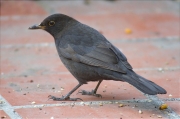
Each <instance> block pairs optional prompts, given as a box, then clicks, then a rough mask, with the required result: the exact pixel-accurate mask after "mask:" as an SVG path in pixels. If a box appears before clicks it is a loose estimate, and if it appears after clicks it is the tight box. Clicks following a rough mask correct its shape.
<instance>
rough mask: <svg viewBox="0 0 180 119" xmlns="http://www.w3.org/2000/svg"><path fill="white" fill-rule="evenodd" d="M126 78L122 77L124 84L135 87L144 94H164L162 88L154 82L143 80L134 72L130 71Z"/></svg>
mask: <svg viewBox="0 0 180 119" xmlns="http://www.w3.org/2000/svg"><path fill="white" fill-rule="evenodd" d="M128 73H129V75H128V77H124V78H125V80H124V81H126V82H128V83H130V84H131V85H133V86H135V87H136V88H137V89H139V90H140V91H142V92H143V93H145V94H149V95H156V94H166V93H167V92H166V90H165V89H163V88H162V87H160V86H158V85H157V84H155V83H154V82H152V81H150V80H147V79H145V78H144V77H142V76H140V75H138V74H136V73H135V72H133V71H131V72H128Z"/></svg>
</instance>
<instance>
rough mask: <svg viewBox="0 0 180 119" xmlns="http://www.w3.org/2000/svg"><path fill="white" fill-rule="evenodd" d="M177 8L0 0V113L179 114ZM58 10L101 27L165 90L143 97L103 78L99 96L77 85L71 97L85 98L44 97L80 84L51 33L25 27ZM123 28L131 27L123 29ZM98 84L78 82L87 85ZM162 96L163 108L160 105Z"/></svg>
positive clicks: (173, 118) (52, 117) (125, 117)
mask: <svg viewBox="0 0 180 119" xmlns="http://www.w3.org/2000/svg"><path fill="white" fill-rule="evenodd" d="M179 7H180V4H179V2H177V1H154V2H152V1H144V2H142V1H114V2H110V1H90V0H86V1H76V2H73V1H60V2H58V1H53V2H48V1H2V2H1V16H0V28H1V29H0V30H1V32H0V37H1V55H0V56H1V61H0V67H1V80H0V94H1V95H0V102H1V104H0V117H1V118H5V119H9V118H12V119H16V118H23V119H38V118H42V119H58V118H122V119H132V118H134V119H139V118H147V119H148V118H150V119H151V118H152V119H156V118H163V119H167V118H170V119H178V118H180V117H179V115H180V88H179V87H180V78H179V77H180V39H179V33H180V27H179V26H180V23H179V20H180V18H179V17H180V16H179V10H180V8H179ZM57 12H58V13H64V14H67V15H70V16H72V17H74V18H76V19H77V20H79V21H81V22H83V23H85V24H88V25H89V26H92V27H94V28H96V29H97V30H99V31H100V32H101V33H102V34H103V35H104V36H105V37H106V38H107V39H109V40H110V41H111V42H112V43H113V44H115V45H116V46H117V47H118V48H119V49H121V50H122V52H123V53H124V54H125V55H126V56H127V58H128V61H129V62H130V63H131V64H132V66H133V67H134V69H135V71H136V72H137V73H139V74H140V75H142V76H144V77H146V78H148V79H151V80H152V81H154V82H156V83H157V84H159V85H161V86H162V87H164V88H165V89H166V90H167V94H165V95H157V96H158V97H159V98H158V97H156V96H152V97H148V96H147V95H143V94H142V93H141V92H139V91H138V90H137V89H135V88H134V87H132V86H131V85H129V84H127V83H123V82H115V81H103V82H102V84H101V85H100V88H99V90H98V93H100V94H101V95H102V96H103V97H102V98H96V97H92V96H82V95H80V94H77V95H76V93H77V91H76V92H75V93H73V94H72V97H79V98H82V99H83V102H81V101H77V102H69V101H65V102H55V101H52V100H48V98H47V97H48V95H55V96H62V95H65V94H66V93H68V92H69V91H70V90H71V89H72V88H73V87H74V86H75V85H77V81H76V80H75V79H74V77H73V76H72V75H71V74H70V73H69V72H68V71H67V70H66V68H65V67H64V66H63V64H62V63H61V61H60V60H59V57H58V55H57V52H56V49H55V47H54V42H53V38H52V37H51V36H50V35H49V34H48V33H46V32H44V31H42V30H36V31H29V30H28V27H29V26H31V25H33V24H35V23H39V22H41V21H42V20H43V19H44V18H45V17H46V16H48V15H49V14H52V13H57ZM126 28H130V29H131V30H132V33H131V34H126V33H125V32H124V30H125V29H126ZM96 84H97V83H96V82H90V83H89V84H88V85H83V86H82V87H81V88H80V89H86V90H91V89H93V88H94V87H95V86H96ZM33 102H34V104H32V103H33ZM161 103H166V104H168V106H169V107H168V109H166V110H162V111H161V110H159V109H158V106H159V105H160V104H161ZM121 104H123V107H121V106H119V105H121ZM139 110H141V111H142V114H140V113H139Z"/></svg>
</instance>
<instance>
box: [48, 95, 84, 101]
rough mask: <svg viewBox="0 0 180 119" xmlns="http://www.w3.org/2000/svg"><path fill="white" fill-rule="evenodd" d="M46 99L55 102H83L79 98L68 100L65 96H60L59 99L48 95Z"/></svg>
mask: <svg viewBox="0 0 180 119" xmlns="http://www.w3.org/2000/svg"><path fill="white" fill-rule="evenodd" d="M48 98H49V99H52V100H55V101H77V100H81V101H83V100H82V99H81V98H70V97H66V96H62V97H61V98H58V97H55V96H52V95H49V96H48Z"/></svg>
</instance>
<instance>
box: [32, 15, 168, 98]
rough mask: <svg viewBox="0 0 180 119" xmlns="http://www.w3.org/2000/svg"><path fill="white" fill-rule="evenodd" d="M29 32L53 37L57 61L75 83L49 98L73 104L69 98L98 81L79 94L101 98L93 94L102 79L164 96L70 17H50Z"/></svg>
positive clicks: (97, 35) (117, 52)
mask: <svg viewBox="0 0 180 119" xmlns="http://www.w3.org/2000/svg"><path fill="white" fill-rule="evenodd" d="M29 29H43V30H45V31H47V32H48V33H50V34H51V35H52V36H53V37H54V40H55V45H56V49H57V51H58V54H59V57H60V59H61V61H62V62H63V64H64V65H65V66H66V68H67V69H68V70H69V71H70V72H71V74H72V75H73V76H74V77H75V78H76V79H77V80H78V82H79V84H78V85H77V86H76V87H74V88H73V89H72V90H71V91H70V92H69V93H68V94H67V95H65V96H62V97H60V98H58V97H55V96H51V95H50V96H49V98H50V99H53V100H57V101H63V100H70V101H76V100H78V99H80V98H70V95H71V94H72V93H73V92H74V91H75V90H77V89H78V88H79V87H80V86H81V85H83V84H87V83H88V82H89V81H98V84H97V86H96V88H95V89H94V90H92V91H85V90H80V91H79V93H81V94H82V95H93V96H97V97H101V95H100V94H97V93H96V92H97V89H98V87H99V85H100V84H101V82H102V81H103V80H114V81H123V82H128V83H129V84H131V85H133V86H134V87H136V88H137V89H139V90H140V91H142V92H143V93H145V94H149V95H156V94H166V90H165V89H163V88H162V87H160V86H158V85H157V84H155V83H154V82H152V81H150V80H147V79H145V78H144V77H142V76H140V75H138V74H136V73H135V72H134V71H133V68H132V66H131V65H130V64H129V63H128V61H127V58H126V57H125V55H124V54H123V53H122V52H121V51H120V50H119V49H118V48H116V47H115V46H114V45H113V44H112V43H110V42H109V41H108V40H107V39H106V38H105V37H104V36H103V35H102V34H101V33H99V32H98V31H97V30H95V29H93V28H91V27H89V26H87V25H85V24H82V23H80V22H79V21H77V20H75V19H74V18H72V17H69V16H67V15H64V14H53V15H50V16H48V17H47V18H45V19H44V20H43V21H42V22H41V23H40V24H39V25H33V26H31V27H29Z"/></svg>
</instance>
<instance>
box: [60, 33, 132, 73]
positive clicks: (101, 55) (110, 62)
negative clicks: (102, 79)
mask: <svg viewBox="0 0 180 119" xmlns="http://www.w3.org/2000/svg"><path fill="white" fill-rule="evenodd" d="M69 38H74V39H73V42H68V44H66V47H58V51H59V53H60V54H61V55H62V56H63V57H65V58H68V59H70V60H73V61H76V62H81V63H84V64H87V65H90V66H96V67H101V68H105V69H109V70H112V71H117V72H120V73H126V71H125V69H124V67H122V64H124V65H125V66H126V67H127V68H131V66H130V65H129V63H128V62H127V59H126V57H125V56H124V55H123V54H122V53H121V52H120V51H119V50H118V49H117V48H116V47H114V46H113V45H112V44H111V43H109V42H100V43H97V44H91V45H90V44H86V43H82V41H83V42H85V40H79V41H78V39H81V38H84V37H82V36H79V37H78V39H76V38H77V37H69ZM65 39H66V41H67V40H68V38H65ZM89 40H90V39H89ZM74 41H76V43H74ZM77 42H78V43H77ZM91 43H92V42H91ZM82 44H83V45H82ZM120 64H121V65H120Z"/></svg>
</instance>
